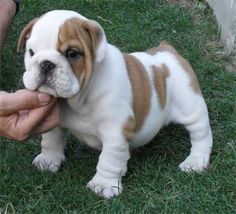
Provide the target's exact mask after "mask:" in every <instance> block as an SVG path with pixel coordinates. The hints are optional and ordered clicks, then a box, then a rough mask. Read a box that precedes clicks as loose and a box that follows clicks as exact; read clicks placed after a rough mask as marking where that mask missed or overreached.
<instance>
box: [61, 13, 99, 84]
mask: <svg viewBox="0 0 236 214" xmlns="http://www.w3.org/2000/svg"><path fill="white" fill-rule="evenodd" d="M101 36H102V32H101V29H100V27H98V25H95V23H94V22H93V21H90V20H82V19H79V18H71V19H68V20H66V21H65V23H64V24H63V25H62V26H61V27H60V29H59V33H58V43H57V49H58V50H59V51H60V52H61V53H63V54H65V52H66V50H67V49H69V48H72V49H74V50H76V51H78V52H79V53H80V57H78V59H74V60H71V61H70V64H71V67H72V69H73V71H74V73H75V75H76V76H77V78H78V79H79V81H80V83H81V84H82V87H83V85H86V84H87V83H88V81H89V80H90V79H91V76H92V69H93V61H94V59H95V50H96V48H97V46H98V44H99V42H100V40H101Z"/></svg>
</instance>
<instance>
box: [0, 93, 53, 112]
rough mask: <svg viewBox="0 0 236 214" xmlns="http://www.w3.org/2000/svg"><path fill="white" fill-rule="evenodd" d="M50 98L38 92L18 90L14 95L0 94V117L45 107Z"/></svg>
mask: <svg viewBox="0 0 236 214" xmlns="http://www.w3.org/2000/svg"><path fill="white" fill-rule="evenodd" d="M51 100H52V97H51V96H49V95H47V94H43V93H40V92H35V91H29V90H20V91H17V92H15V93H6V92H1V93H0V116H6V115H9V114H12V113H14V112H18V111H21V110H29V109H34V108H38V107H41V106H44V105H47V104H48V103H49V102H50V101H51Z"/></svg>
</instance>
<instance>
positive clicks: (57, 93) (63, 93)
mask: <svg viewBox="0 0 236 214" xmlns="http://www.w3.org/2000/svg"><path fill="white" fill-rule="evenodd" d="M38 91H40V92H42V93H45V94H50V95H52V96H53V97H61V98H71V97H73V96H74V95H76V94H77V93H78V92H79V85H78V86H74V87H71V88H70V90H63V89H61V88H58V89H52V88H51V87H49V86H47V85H42V86H40V87H39V88H38Z"/></svg>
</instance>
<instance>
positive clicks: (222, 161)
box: [0, 0, 236, 214]
mask: <svg viewBox="0 0 236 214" xmlns="http://www.w3.org/2000/svg"><path fill="white" fill-rule="evenodd" d="M52 9H73V10H76V11H79V12H80V13H81V14H83V15H85V16H87V17H89V18H91V19H95V20H97V21H98V22H99V23H100V24H101V25H102V26H103V27H104V29H105V32H106V34H107V38H108V41H110V42H111V43H113V44H116V45H117V46H118V47H120V48H121V49H122V51H124V52H128V51H129V52H131V51H137V50H146V49H147V48H150V47H152V46H156V45H158V44H159V42H160V41H162V40H164V39H165V40H168V41H169V42H170V43H171V44H173V45H174V46H175V47H176V48H177V49H178V51H179V52H180V53H181V54H182V55H184V56H185V57H186V58H187V59H188V60H189V61H190V62H191V64H192V65H193V67H194V69H195V71H196V73H197V76H198V78H199V82H200V85H201V88H202V91H203V94H204V97H205V99H206V102H207V105H208V108H209V114H210V119H211V124H212V129H213V135H214V148H213V153H212V157H211V164H210V167H209V169H208V170H207V171H206V172H205V173H202V174H194V173H192V174H186V173H182V172H180V171H179V169H178V164H179V163H180V162H181V161H183V160H184V159H185V157H186V156H187V155H188V153H189V148H190V143H189V136H188V133H187V132H186V131H185V130H184V129H183V128H182V127H180V126H174V125H172V126H170V127H167V128H165V129H163V130H162V131H161V132H160V133H159V135H158V136H157V137H156V138H155V139H154V140H153V142H152V143H151V144H149V145H147V146H145V147H143V148H140V149H138V150H137V151H135V152H134V153H133V154H132V158H131V160H130V161H129V171H128V174H127V176H126V177H125V178H124V179H123V187H124V190H123V194H122V195H120V196H119V197H117V198H115V199H112V200H104V199H101V198H99V197H98V196H96V195H95V194H94V193H92V192H91V191H89V190H88V189H87V188H86V183H87V182H88V181H89V180H90V179H91V178H92V176H93V174H94V173H95V169H96V163H97V159H98V155H99V153H98V152H97V151H94V150H92V149H90V148H88V147H86V146H82V145H79V146H78V143H77V140H76V139H75V138H73V137H72V136H70V135H68V137H67V138H68V142H69V143H68V147H67V150H66V156H67V162H66V163H65V164H64V165H63V166H62V167H61V169H60V171H59V172H58V173H56V174H52V173H49V172H40V171H38V170H37V169H35V167H33V166H32V165H31V161H32V159H33V157H34V156H35V155H36V154H38V153H39V151H40V139H39V137H36V138H33V139H30V140H28V141H27V142H25V143H23V144H20V143H16V142H12V141H9V140H6V139H3V138H1V139H0V141H1V142H0V213H14V212H15V213H86V214H87V213H112V214H113V213H236V137H235V127H236V126H235V96H236V90H235V89H236V88H235V83H236V76H235V74H233V73H227V72H226V71H225V69H224V65H225V62H226V61H227V56H224V55H222V54H219V53H220V52H222V48H221V47H220V46H219V45H217V44H218V43H217V42H218V38H217V25H216V21H215V19H214V17H213V16H212V14H211V12H210V11H208V10H206V9H204V10H203V9H202V8H194V9H193V8H183V7H180V6H179V5H178V4H176V5H173V4H168V3H166V2H165V1H164V0H161V1H157V0H156V1H154V0H153V1H152V0H137V1H134V0H132V1H131V0H130V1H128V0H126V1H95V0H94V1H92V0H87V1H75V0H64V1H57V0H50V1H45V0H42V1H33V0H24V1H22V5H21V10H20V13H19V14H18V15H17V16H16V18H15V20H14V24H13V26H12V29H11V31H10V32H9V35H8V39H7V41H6V43H5V47H4V48H3V49H2V51H1V63H0V66H1V67H0V69H1V73H0V81H1V82H0V88H1V89H2V90H7V91H14V90H17V89H19V88H22V87H23V85H22V81H21V76H22V74H23V71H24V67H23V55H22V54H17V53H16V51H15V50H16V40H17V38H18V36H19V34H20V31H21V29H22V28H23V26H24V25H25V24H26V23H27V22H28V21H30V20H31V19H32V18H34V17H36V16H40V15H41V14H42V13H44V12H46V11H49V10H52Z"/></svg>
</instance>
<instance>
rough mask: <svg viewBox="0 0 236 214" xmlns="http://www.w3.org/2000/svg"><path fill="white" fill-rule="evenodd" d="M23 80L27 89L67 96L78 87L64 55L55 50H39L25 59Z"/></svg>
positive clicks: (77, 82)
mask: <svg viewBox="0 0 236 214" xmlns="http://www.w3.org/2000/svg"><path fill="white" fill-rule="evenodd" d="M25 66H26V71H25V73H24V75H23V82H24V85H25V87H26V88H27V89H29V90H39V91H41V92H44V93H47V94H51V95H53V96H54V97H63V98H69V97H72V96H74V95H75V94H76V93H77V92H78V91H79V89H80V85H79V81H78V79H77V78H76V76H75V74H74V73H73V70H72V68H71V66H70V64H69V63H68V61H67V60H66V59H65V57H64V56H63V55H62V54H61V53H59V52H57V51H53V50H50V51H39V52H37V53H36V54H35V55H34V56H33V57H31V58H28V59H27V58H26V60H25Z"/></svg>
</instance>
